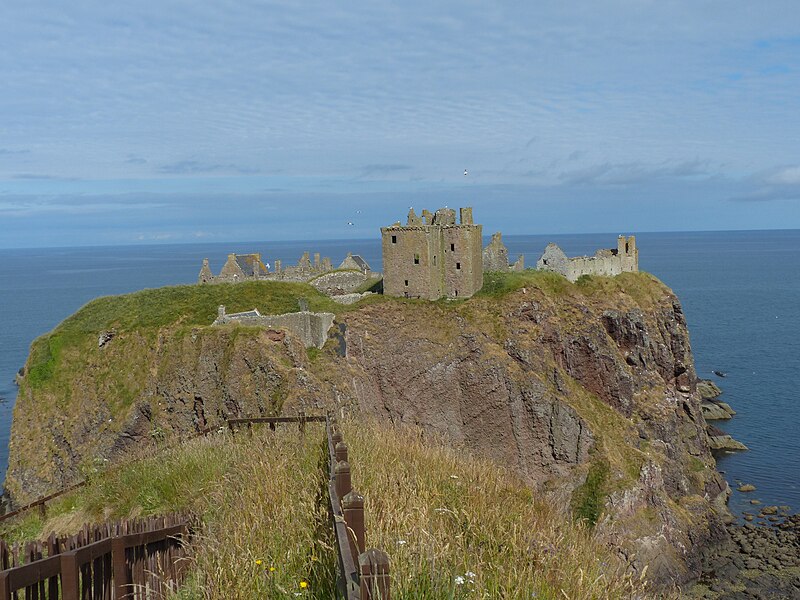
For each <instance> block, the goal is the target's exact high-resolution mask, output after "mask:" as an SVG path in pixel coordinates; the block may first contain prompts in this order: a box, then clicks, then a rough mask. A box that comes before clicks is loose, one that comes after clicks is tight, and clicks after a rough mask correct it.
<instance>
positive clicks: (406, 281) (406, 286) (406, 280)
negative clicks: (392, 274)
mask: <svg viewBox="0 0 800 600" xmlns="http://www.w3.org/2000/svg"><path fill="white" fill-rule="evenodd" d="M406 287H408V279H406Z"/></svg>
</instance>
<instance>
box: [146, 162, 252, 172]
mask: <svg viewBox="0 0 800 600" xmlns="http://www.w3.org/2000/svg"><path fill="white" fill-rule="evenodd" d="M158 172H159V173H162V174H165V175H198V174H199V175H202V174H208V173H236V174H239V175H254V174H256V173H259V172H260V171H259V170H258V169H253V168H251V167H242V166H239V165H234V164H214V163H205V162H202V161H199V160H181V161H178V162H175V163H171V164H166V165H161V166H160V167H159V168H158Z"/></svg>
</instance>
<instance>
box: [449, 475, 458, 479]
mask: <svg viewBox="0 0 800 600" xmlns="http://www.w3.org/2000/svg"><path fill="white" fill-rule="evenodd" d="M450 479H458V475H450Z"/></svg>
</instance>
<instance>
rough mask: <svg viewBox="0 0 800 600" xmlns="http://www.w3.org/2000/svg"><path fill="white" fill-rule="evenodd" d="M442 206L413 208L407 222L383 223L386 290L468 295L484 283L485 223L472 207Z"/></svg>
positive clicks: (407, 293)
mask: <svg viewBox="0 0 800 600" xmlns="http://www.w3.org/2000/svg"><path fill="white" fill-rule="evenodd" d="M460 221H461V222H460V223H456V211H455V210H453V209H452V208H446V207H445V208H440V209H439V210H437V211H436V213H431V212H429V211H427V210H423V211H422V215H420V216H417V214H416V213H415V212H414V209H413V208H412V209H411V210H409V212H408V219H407V222H406V224H405V225H401V224H400V221H398V222H396V223H395V224H393V225H390V226H389V227H382V228H381V238H382V247H383V270H384V274H383V293H384V294H388V295H390V296H403V297H406V298H425V299H427V300H437V299H439V298H442V297H445V298H469V297H470V296H472V295H473V294H474V293H475V292H477V291H478V290H480V289H481V287H482V286H483V260H482V254H481V248H482V238H481V230H482V227H481V226H480V225H476V224H475V223H474V222H473V220H472V208H462V209H460Z"/></svg>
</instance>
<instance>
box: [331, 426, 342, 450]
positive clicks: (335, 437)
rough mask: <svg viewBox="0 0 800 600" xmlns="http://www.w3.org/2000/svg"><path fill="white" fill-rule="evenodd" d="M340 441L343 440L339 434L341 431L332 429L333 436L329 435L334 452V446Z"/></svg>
mask: <svg viewBox="0 0 800 600" xmlns="http://www.w3.org/2000/svg"><path fill="white" fill-rule="evenodd" d="M342 440H343V438H342V432H341V431H339V430H338V429H334V430H333V434H332V435H331V441H332V442H333V448H334V450H335V449H336V444H338V443H339V442H341V441H342Z"/></svg>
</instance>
